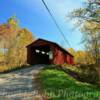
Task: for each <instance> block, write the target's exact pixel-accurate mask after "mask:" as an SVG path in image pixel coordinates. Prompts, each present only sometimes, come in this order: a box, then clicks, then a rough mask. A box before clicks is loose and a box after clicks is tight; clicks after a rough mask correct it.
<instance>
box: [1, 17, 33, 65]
mask: <svg viewBox="0 0 100 100" xmlns="http://www.w3.org/2000/svg"><path fill="white" fill-rule="evenodd" d="M0 35H1V36H2V39H5V40H6V41H5V46H4V47H5V48H6V57H5V58H6V63H7V64H8V65H9V66H21V65H23V64H25V63H26V45H28V44H29V43H31V42H32V41H33V39H34V38H33V36H32V33H31V32H30V31H29V30H28V29H26V28H24V29H22V28H21V27H20V26H19V21H18V19H17V18H16V17H15V16H13V17H11V18H9V19H8V21H7V23H4V24H2V25H0ZM3 42H4V40H3ZM3 49H4V48H3Z"/></svg>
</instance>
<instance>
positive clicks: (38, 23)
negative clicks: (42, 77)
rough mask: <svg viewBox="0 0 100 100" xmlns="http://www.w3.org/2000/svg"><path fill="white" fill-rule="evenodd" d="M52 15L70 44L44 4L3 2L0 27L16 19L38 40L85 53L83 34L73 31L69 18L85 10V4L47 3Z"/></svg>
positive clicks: (36, 0) (0, 2)
mask: <svg viewBox="0 0 100 100" xmlns="http://www.w3.org/2000/svg"><path fill="white" fill-rule="evenodd" d="M44 1H45V2H46V4H47V5H48V7H49V9H50V10H51V13H52V14H53V16H54V17H55V19H56V21H57V23H58V24H59V26H60V28H61V29H62V31H63V33H64V35H65V36H66V38H67V40H68V41H69V43H70V44H71V46H68V44H67V43H66V42H65V41H64V39H63V37H62V35H61V33H60V32H59V30H58V29H57V27H56V25H55V23H54V22H53V20H52V19H51V17H50V15H49V13H48V12H47V10H46V9H45V7H44V5H43V3H42V0H0V24H2V23H5V22H6V21H7V19H8V18H10V17H11V16H13V15H16V17H17V18H18V19H19V20H20V26H21V27H22V28H27V29H28V30H30V31H31V32H32V34H33V36H35V37H36V38H43V39H46V40H50V41H53V42H56V43H58V44H59V45H61V46H63V47H64V48H66V49H68V48H70V47H72V48H74V49H75V50H83V48H84V46H83V45H82V44H81V43H80V42H81V39H82V34H81V32H80V31H79V30H78V29H75V30H74V31H72V30H73V28H74V27H75V25H73V23H72V21H70V20H68V18H67V17H66V16H67V15H68V14H69V12H71V11H73V10H74V9H75V8H80V7H82V6H83V1H84V0H44Z"/></svg>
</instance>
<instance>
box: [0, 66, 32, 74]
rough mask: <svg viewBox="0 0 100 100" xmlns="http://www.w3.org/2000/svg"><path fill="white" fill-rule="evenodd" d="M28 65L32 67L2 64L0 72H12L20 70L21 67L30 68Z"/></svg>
mask: <svg viewBox="0 0 100 100" xmlns="http://www.w3.org/2000/svg"><path fill="white" fill-rule="evenodd" d="M28 67H31V66H29V65H23V66H14V67H11V66H6V65H5V66H4V65H2V66H0V73H1V74H2V73H8V72H12V71H16V70H19V69H23V68H28Z"/></svg>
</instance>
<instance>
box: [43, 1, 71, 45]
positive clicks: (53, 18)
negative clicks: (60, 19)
mask: <svg viewBox="0 0 100 100" xmlns="http://www.w3.org/2000/svg"><path fill="white" fill-rule="evenodd" d="M42 2H43V4H44V6H45V8H46V9H47V11H48V13H49V14H50V16H51V18H52V20H53V21H54V23H55V25H56V27H57V28H58V30H59V32H60V33H61V35H62V37H63V38H64V40H65V42H66V43H67V44H68V45H69V47H71V44H70V43H69V41H68V40H67V38H66V37H65V35H64V33H63V31H62V30H61V28H60V26H59V25H58V23H57V21H56V19H55V17H54V16H53V15H52V13H51V11H50V9H49V8H48V6H47V4H46V3H45V1H44V0H42Z"/></svg>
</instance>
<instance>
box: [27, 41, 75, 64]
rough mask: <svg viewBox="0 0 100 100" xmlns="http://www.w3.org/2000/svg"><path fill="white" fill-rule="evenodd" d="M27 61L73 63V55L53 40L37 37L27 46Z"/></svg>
mask: <svg viewBox="0 0 100 100" xmlns="http://www.w3.org/2000/svg"><path fill="white" fill-rule="evenodd" d="M27 63H28V64H31V65H34V64H64V63H67V64H74V57H73V56H72V55H71V54H70V53H69V52H68V51H66V50H65V49H63V48H62V47H60V46H59V45H58V44H56V43H54V42H50V41H47V40H43V39H38V40H36V41H35V42H33V43H31V44H30V45H28V46H27Z"/></svg>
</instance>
